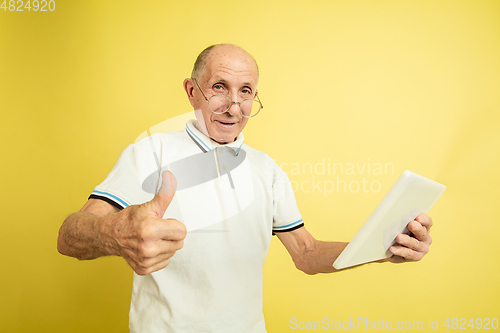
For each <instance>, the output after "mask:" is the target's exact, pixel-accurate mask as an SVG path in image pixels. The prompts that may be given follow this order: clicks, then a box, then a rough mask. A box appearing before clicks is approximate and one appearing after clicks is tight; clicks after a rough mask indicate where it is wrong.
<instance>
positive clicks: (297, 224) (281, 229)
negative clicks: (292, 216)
mask: <svg viewBox="0 0 500 333" xmlns="http://www.w3.org/2000/svg"><path fill="white" fill-rule="evenodd" d="M303 226H304V222H303V221H302V219H300V220H298V221H295V222H293V223H290V224H287V225H283V226H279V227H273V235H274V233H275V232H288V231H292V230H295V229H298V228H301V227H303Z"/></svg>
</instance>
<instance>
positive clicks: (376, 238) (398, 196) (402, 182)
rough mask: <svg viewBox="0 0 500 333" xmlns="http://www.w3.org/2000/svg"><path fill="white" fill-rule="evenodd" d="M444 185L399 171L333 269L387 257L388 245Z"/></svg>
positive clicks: (433, 198)
mask: <svg viewBox="0 0 500 333" xmlns="http://www.w3.org/2000/svg"><path fill="white" fill-rule="evenodd" d="M445 190H446V186H444V185H442V184H440V183H438V182H435V181H433V180H431V179H428V178H425V177H423V176H420V175H417V174H416V173H413V172H411V171H409V170H406V171H405V172H403V173H402V174H401V176H400V177H399V178H398V180H397V181H396V183H395V184H394V185H393V186H392V188H391V189H390V190H389V192H388V193H387V194H386V196H385V197H384V199H382V201H381V202H380V204H379V205H378V207H377V208H376V209H375V210H374V211H373V213H372V214H371V215H370V217H369V218H368V220H366V222H365V224H363V226H362V227H361V229H359V231H358V233H357V234H356V235H355V236H354V238H353V239H352V240H351V242H350V243H349V244H348V245H347V247H346V248H345V249H344V251H343V252H342V253H341V254H340V256H339V257H338V258H337V260H336V261H335V262H334V263H333V267H335V268H336V269H342V268H346V267H350V266H355V265H360V264H364V263H367V262H370V261H375V260H380V259H383V258H388V257H390V256H391V255H392V254H391V253H390V252H389V251H388V249H389V247H390V246H391V245H393V244H394V243H395V238H396V236H397V235H398V234H400V233H408V229H407V228H406V225H407V224H408V222H410V221H412V220H413V219H415V218H416V217H417V216H418V215H419V214H420V213H427V212H428V211H429V210H430V209H431V207H432V206H433V205H434V203H435V202H436V201H437V200H438V199H439V197H440V196H441V194H443V192H444V191H445Z"/></svg>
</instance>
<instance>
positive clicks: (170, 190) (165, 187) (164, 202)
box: [150, 171, 177, 218]
mask: <svg viewBox="0 0 500 333" xmlns="http://www.w3.org/2000/svg"><path fill="white" fill-rule="evenodd" d="M176 188H177V180H176V179H175V176H174V174H173V173H171V172H170V171H163V173H162V175H161V187H160V189H159V190H158V193H156V195H155V197H154V198H153V200H151V201H150V203H151V209H152V210H153V211H154V212H155V213H156V214H157V215H158V217H159V218H163V215H165V211H166V210H167V208H168V206H169V205H170V202H172V199H173V198H174V195H175V189H176Z"/></svg>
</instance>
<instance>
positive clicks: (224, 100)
mask: <svg viewBox="0 0 500 333" xmlns="http://www.w3.org/2000/svg"><path fill="white" fill-rule="evenodd" d="M193 80H194V82H195V83H196V86H197V87H198V89H200V92H201V94H202V95H203V97H204V98H205V100H206V101H207V102H208V108H209V109H210V111H212V112H213V113H215V114H223V113H224V112H227V111H228V110H229V109H230V108H231V106H233V104H238V105H239V107H240V113H241V115H242V116H243V117H245V118H252V117H255V116H256V115H257V114H258V113H259V112H260V110H261V109H262V108H263V106H262V103H261V102H260V99H259V96H257V99H244V100H243V101H241V102H233V100H232V99H231V97H229V96H228V95H213V96H211V97H210V98H207V97H206V96H205V94H204V93H203V91H202V90H201V88H200V86H199V85H198V82H197V81H196V79H195V78H193Z"/></svg>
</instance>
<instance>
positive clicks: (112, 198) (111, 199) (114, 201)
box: [89, 190, 130, 210]
mask: <svg viewBox="0 0 500 333" xmlns="http://www.w3.org/2000/svg"><path fill="white" fill-rule="evenodd" d="M89 199H99V200H103V201H106V202H107V203H109V204H111V205H113V206H115V207H116V208H118V209H120V210H121V209H124V208H126V207H128V206H130V204H129V203H128V202H126V201H125V200H123V199H122V198H120V197H118V196H117V195H115V194H111V193H108V192H104V191H98V190H94V191H93V192H92V194H91V195H90V196H89Z"/></svg>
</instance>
